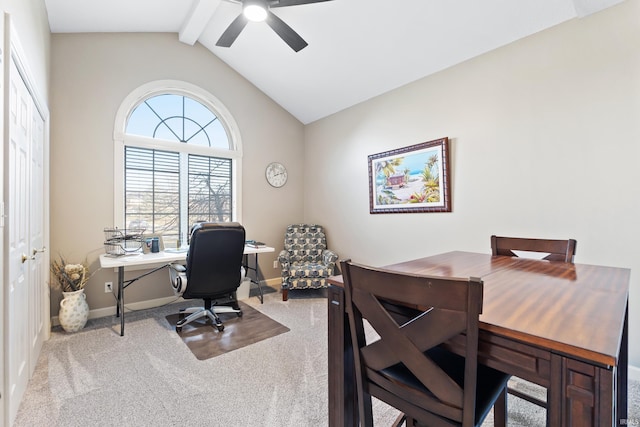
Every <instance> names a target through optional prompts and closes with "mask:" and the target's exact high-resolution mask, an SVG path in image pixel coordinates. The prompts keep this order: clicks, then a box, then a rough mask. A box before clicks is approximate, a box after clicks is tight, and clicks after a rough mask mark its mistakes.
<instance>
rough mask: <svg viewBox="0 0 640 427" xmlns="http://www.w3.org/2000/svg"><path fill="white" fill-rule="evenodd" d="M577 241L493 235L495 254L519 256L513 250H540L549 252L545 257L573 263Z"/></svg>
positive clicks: (492, 249)
mask: <svg viewBox="0 0 640 427" xmlns="http://www.w3.org/2000/svg"><path fill="white" fill-rule="evenodd" d="M576 244H577V242H576V241H575V240H574V239H568V240H552V239H525V238H520V237H499V236H491V253H492V254H493V255H506V256H518V255H517V254H516V253H514V252H513V251H523V252H539V253H546V254H549V255H547V256H545V257H544V258H543V259H546V260H549V261H560V262H570V263H573V257H574V255H575V253H576Z"/></svg>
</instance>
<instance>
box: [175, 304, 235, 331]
mask: <svg viewBox="0 0 640 427" xmlns="http://www.w3.org/2000/svg"><path fill="white" fill-rule="evenodd" d="M217 313H236V315H237V316H238V317H242V310H240V308H234V307H229V306H213V307H211V308H209V309H207V308H204V307H191V308H185V309H182V310H180V312H179V313H178V319H179V320H178V322H177V323H176V332H182V327H183V326H184V325H186V324H188V323H191V322H193V321H194V320H198V319H200V318H202V317H207V318H208V319H209V320H211V322H212V323H213V324H214V325H215V327H216V329H218V331H219V332H222V331H224V325H223V324H222V321H221V320H220V318H219V317H218V314H217ZM185 314H188V316H187V317H184V315H185Z"/></svg>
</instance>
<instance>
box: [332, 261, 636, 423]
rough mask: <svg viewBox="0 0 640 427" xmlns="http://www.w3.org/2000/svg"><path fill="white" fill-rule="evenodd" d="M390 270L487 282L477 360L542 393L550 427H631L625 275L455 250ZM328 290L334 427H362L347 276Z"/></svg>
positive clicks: (459, 345)
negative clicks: (345, 287) (347, 308)
mask: <svg viewBox="0 0 640 427" xmlns="http://www.w3.org/2000/svg"><path fill="white" fill-rule="evenodd" d="M384 268H386V269H388V270H392V271H397V272H405V273H414V274H424V275H433V276H446V277H462V278H468V277H480V278H482V280H483V282H484V295H483V312H482V314H481V316H480V340H479V345H478V357H479V361H480V362H481V363H484V364H486V365H489V366H491V367H493V368H496V369H499V370H501V371H503V372H506V373H509V374H512V375H516V376H518V377H520V378H523V379H525V380H528V381H531V382H533V383H535V384H538V385H540V386H543V387H545V388H546V389H547V425H548V426H552V427H555V426H579V427H585V426H613V425H615V426H623V425H627V375H628V340H629V337H628V329H629V328H628V298H629V278H630V270H629V269H625V268H615V267H604V266H597V265H586V264H571V263H563V262H554V261H544V260H533V259H526V258H518V257H508V256H492V255H488V254H480V253H472V252H459V251H456V252H448V253H444V254H439V255H435V256H430V257H426V258H420V259H415V260H411V261H407V262H401V263H398V264H393V265H388V266H385V267H384ZM329 283H330V284H331V286H330V287H329V293H328V306H329V308H328V310H329V324H328V328H329V341H328V351H329V425H330V426H332V427H339V426H340V427H341V426H349V427H350V426H357V425H358V414H357V400H356V399H357V396H356V392H355V383H354V364H353V352H352V346H351V336H350V331H349V324H348V317H347V315H346V313H345V305H344V292H343V283H342V276H333V277H331V278H330V279H329ZM389 286H393V284H392V283H390V284H389ZM449 345H450V348H451V349H453V351H459V352H460V353H462V350H463V349H464V348H463V345H464V341H463V340H460V339H456V338H454V339H453V340H452V341H451V342H450V343H449ZM507 405H508V403H507Z"/></svg>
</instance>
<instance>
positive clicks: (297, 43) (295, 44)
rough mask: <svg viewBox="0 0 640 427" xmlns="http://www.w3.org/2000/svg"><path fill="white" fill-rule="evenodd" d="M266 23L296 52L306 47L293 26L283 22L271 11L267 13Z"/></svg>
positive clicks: (305, 43)
mask: <svg viewBox="0 0 640 427" xmlns="http://www.w3.org/2000/svg"><path fill="white" fill-rule="evenodd" d="M267 24H269V26H270V27H271V28H272V29H273V31H275V32H276V34H278V35H279V36H280V38H281V39H282V40H284V41H285V43H287V44H288V45H289V47H290V48H291V49H293V50H294V51H296V52H299V51H301V50H302V49H304V48H305V47H307V45H308V43H307V42H306V41H304V39H303V38H302V37H300V36H299V35H298V33H296V32H295V31H293V28H291V27H290V26H288V25H287V24H285V22H284V21H283V20H282V19H280V18H278V17H277V16H276V15H274V14H273V13H272V12H268V13H267Z"/></svg>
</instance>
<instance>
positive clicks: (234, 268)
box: [169, 222, 245, 332]
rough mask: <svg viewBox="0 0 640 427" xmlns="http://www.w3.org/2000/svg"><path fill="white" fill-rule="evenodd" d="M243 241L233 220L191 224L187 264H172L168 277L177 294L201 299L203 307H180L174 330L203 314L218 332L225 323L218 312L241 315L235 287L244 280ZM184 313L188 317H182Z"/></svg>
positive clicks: (243, 234) (241, 230)
mask: <svg viewBox="0 0 640 427" xmlns="http://www.w3.org/2000/svg"><path fill="white" fill-rule="evenodd" d="M244 242H245V231H244V227H243V226H242V225H240V224H238V223H235V222H227V223H207V222H204V223H198V224H196V225H195V226H194V227H193V229H192V231H191V240H190V243H189V252H188V254H187V263H186V266H183V265H179V264H172V265H171V266H170V269H169V271H170V279H171V285H172V287H173V289H174V292H175V293H176V294H177V295H182V297H183V298H185V299H196V298H201V299H203V300H204V306H203V307H192V308H186V309H182V310H180V320H178V322H177V323H176V332H180V331H181V330H182V327H183V326H184V325H186V324H187V323H190V322H193V321H194V320H197V319H200V318H201V317H205V316H206V317H208V318H209V319H210V320H211V321H212V322H213V323H214V324H215V326H216V328H217V329H218V331H223V330H224V325H223V324H222V321H221V320H220V318H219V317H218V314H217V313H236V314H237V315H238V317H240V316H242V310H240V306H239V305H238V301H237V299H236V290H237V289H238V287H239V286H240V283H241V282H242V280H243V277H242V276H243V274H242V272H243V268H242V258H243V254H244ZM185 314H188V317H186V318H185V317H184V316H185Z"/></svg>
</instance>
